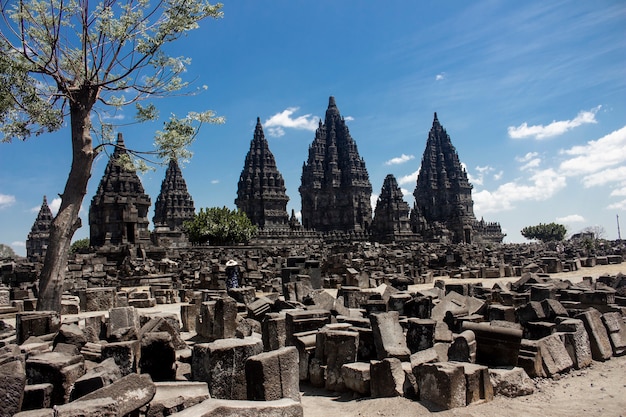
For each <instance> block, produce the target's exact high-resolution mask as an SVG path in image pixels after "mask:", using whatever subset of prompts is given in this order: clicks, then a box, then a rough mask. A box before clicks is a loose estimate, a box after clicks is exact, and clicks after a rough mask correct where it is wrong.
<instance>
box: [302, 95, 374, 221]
mask: <svg viewBox="0 0 626 417" xmlns="http://www.w3.org/2000/svg"><path fill="white" fill-rule="evenodd" d="M299 191H300V196H301V198H302V225H303V226H304V228H305V229H312V230H317V231H320V232H329V231H343V232H348V231H368V230H369V227H370V224H371V222H372V206H371V204H370V197H371V195H372V185H371V183H370V180H369V175H368V173H367V169H366V168H365V161H364V160H363V159H362V158H361V157H360V156H359V152H358V150H357V146H356V143H355V142H354V140H353V139H352V137H351V136H350V132H349V131H348V127H347V126H346V122H345V120H344V119H343V117H341V114H339V109H338V108H337V105H336V104H335V98H334V97H332V96H331V97H330V99H329V100H328V109H327V110H326V118H325V121H324V124H322V121H321V120H320V124H319V127H318V128H317V130H316V131H315V139H314V140H313V143H312V144H311V146H309V158H308V160H307V162H306V163H305V164H304V165H303V167H302V180H301V185H300V189H299Z"/></svg>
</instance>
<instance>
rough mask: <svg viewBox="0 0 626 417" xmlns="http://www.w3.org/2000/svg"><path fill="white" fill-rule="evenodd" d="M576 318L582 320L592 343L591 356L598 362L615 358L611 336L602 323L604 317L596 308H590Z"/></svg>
mask: <svg viewBox="0 0 626 417" xmlns="http://www.w3.org/2000/svg"><path fill="white" fill-rule="evenodd" d="M574 318H577V319H580V320H582V322H583V324H584V325H585V329H586V330H587V335H588V336H589V342H590V343H591V356H592V357H593V360H596V361H606V360H609V359H611V356H613V348H612V347H611V341H610V340H609V335H608V333H607V331H606V327H604V323H602V315H601V314H600V312H599V311H598V310H596V309H595V308H590V309H588V310H587V311H585V312H584V313H580V314H578V315H577V316H575V317H574Z"/></svg>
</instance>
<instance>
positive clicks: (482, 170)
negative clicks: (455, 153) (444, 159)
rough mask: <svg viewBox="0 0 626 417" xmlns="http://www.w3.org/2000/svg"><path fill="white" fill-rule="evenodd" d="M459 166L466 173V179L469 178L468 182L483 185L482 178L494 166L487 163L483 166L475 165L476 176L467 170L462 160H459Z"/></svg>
mask: <svg viewBox="0 0 626 417" xmlns="http://www.w3.org/2000/svg"><path fill="white" fill-rule="evenodd" d="M461 166H462V167H463V169H464V170H465V172H466V173H467V179H468V180H469V182H470V183H471V184H472V185H483V183H484V179H485V175H486V174H488V173H490V172H492V171H493V170H494V168H493V167H490V166H489V165H485V166H484V167H481V166H477V167H476V171H478V176H473V175H472V174H471V173H470V172H469V170H468V169H467V166H466V165H465V164H464V163H463V162H461Z"/></svg>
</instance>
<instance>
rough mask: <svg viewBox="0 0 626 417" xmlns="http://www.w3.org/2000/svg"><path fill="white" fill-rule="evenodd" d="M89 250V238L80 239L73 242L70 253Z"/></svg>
mask: <svg viewBox="0 0 626 417" xmlns="http://www.w3.org/2000/svg"><path fill="white" fill-rule="evenodd" d="M87 249H89V238H88V237H86V238H84V239H78V240H75V241H74V242H72V245H71V246H70V253H80V252H84V251H86V250H87Z"/></svg>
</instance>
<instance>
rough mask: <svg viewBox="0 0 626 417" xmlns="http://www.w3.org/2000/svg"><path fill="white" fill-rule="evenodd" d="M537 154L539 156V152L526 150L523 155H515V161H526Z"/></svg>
mask: <svg viewBox="0 0 626 417" xmlns="http://www.w3.org/2000/svg"><path fill="white" fill-rule="evenodd" d="M537 156H539V154H538V153H537V152H528V153H527V154H526V155H524V156H516V157H515V160H516V161H517V162H528V161H530V160H532V159H534V158H536V157H537Z"/></svg>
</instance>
